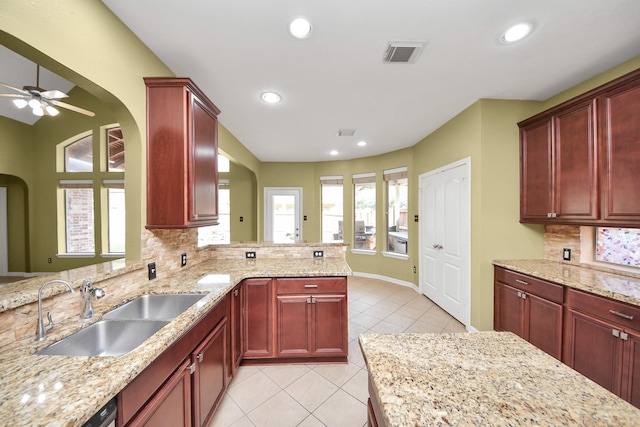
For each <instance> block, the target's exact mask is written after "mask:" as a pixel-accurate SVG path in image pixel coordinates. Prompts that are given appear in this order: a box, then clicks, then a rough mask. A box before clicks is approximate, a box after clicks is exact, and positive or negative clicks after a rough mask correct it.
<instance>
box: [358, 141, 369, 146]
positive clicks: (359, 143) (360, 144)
mask: <svg viewBox="0 0 640 427" xmlns="http://www.w3.org/2000/svg"><path fill="white" fill-rule="evenodd" d="M357 145H358V147H364V146H365V145H367V141H358V144H357Z"/></svg>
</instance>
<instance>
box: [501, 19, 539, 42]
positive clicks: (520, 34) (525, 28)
mask: <svg viewBox="0 0 640 427" xmlns="http://www.w3.org/2000/svg"><path fill="white" fill-rule="evenodd" d="M532 29H533V25H531V24H530V23H529V22H521V23H520V24H516V25H514V26H512V27H510V28H509V29H508V30H507V31H505V33H504V34H503V35H502V41H503V42H506V43H513V42H517V41H518V40H522V39H523V38H525V37H526V36H528V35H529V33H531V30H532Z"/></svg>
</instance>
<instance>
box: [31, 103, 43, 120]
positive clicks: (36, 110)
mask: <svg viewBox="0 0 640 427" xmlns="http://www.w3.org/2000/svg"><path fill="white" fill-rule="evenodd" d="M32 112H33V115H34V116H38V117H42V116H44V110H43V109H42V107H41V106H40V104H38V106H37V107H36V108H34V109H33V111H32Z"/></svg>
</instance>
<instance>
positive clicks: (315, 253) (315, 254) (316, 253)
mask: <svg viewBox="0 0 640 427" xmlns="http://www.w3.org/2000/svg"><path fill="white" fill-rule="evenodd" d="M323 256H324V251H313V257H314V258H322V257H323Z"/></svg>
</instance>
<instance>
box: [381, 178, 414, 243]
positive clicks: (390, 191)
mask: <svg viewBox="0 0 640 427" xmlns="http://www.w3.org/2000/svg"><path fill="white" fill-rule="evenodd" d="M384 181H385V183H386V188H387V251H388V252H395V253H399V254H406V253H407V246H408V244H409V236H408V232H407V231H408V227H407V225H408V220H407V215H408V211H407V208H408V205H409V186H408V180H407V168H398V169H391V170H386V171H384Z"/></svg>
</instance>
